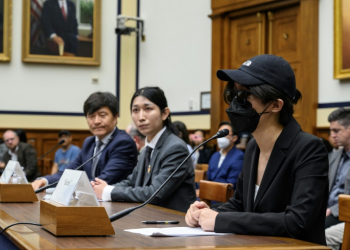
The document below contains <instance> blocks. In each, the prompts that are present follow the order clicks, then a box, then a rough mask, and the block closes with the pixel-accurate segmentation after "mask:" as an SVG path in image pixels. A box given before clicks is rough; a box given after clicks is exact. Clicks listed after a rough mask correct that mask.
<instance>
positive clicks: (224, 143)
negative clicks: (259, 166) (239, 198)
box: [207, 121, 244, 189]
mask: <svg viewBox="0 0 350 250" xmlns="http://www.w3.org/2000/svg"><path fill="white" fill-rule="evenodd" d="M222 129H228V131H229V134H228V135H227V136H226V137H222V138H218V139H217V143H218V147H219V149H220V151H218V152H215V153H214V154H213V155H212V156H211V158H210V161H209V167H208V172H207V176H208V181H216V182H222V183H232V184H233V187H234V188H233V189H235V187H236V181H237V179H238V176H239V174H240V173H241V171H242V167H243V158H244V153H243V152H242V151H241V150H240V149H237V148H236V147H235V142H236V140H237V134H236V133H235V132H234V131H233V127H232V124H231V123H230V122H227V121H222V122H220V124H219V130H218V131H220V130H222Z"/></svg>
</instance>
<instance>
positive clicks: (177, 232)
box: [124, 227, 229, 237]
mask: <svg viewBox="0 0 350 250" xmlns="http://www.w3.org/2000/svg"><path fill="white" fill-rule="evenodd" d="M124 231H127V232H130V233H137V234H142V235H146V236H151V237H165V236H174V237H188V236H208V235H228V234H229V233H227V234H226V233H215V232H206V231H203V229H202V228H200V227H194V228H193V227H164V228H138V229H127V230H124Z"/></svg>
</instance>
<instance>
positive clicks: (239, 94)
mask: <svg viewBox="0 0 350 250" xmlns="http://www.w3.org/2000/svg"><path fill="white" fill-rule="evenodd" d="M251 94H252V92H250V91H247V90H235V89H233V90H230V91H228V93H227V101H229V102H232V101H233V99H234V98H236V99H237V102H238V104H240V105H245V104H246V103H247V98H248V96H249V95H251Z"/></svg>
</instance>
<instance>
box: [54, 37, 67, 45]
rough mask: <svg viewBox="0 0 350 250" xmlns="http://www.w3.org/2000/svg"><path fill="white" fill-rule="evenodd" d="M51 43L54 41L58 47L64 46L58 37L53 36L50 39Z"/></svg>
mask: <svg viewBox="0 0 350 250" xmlns="http://www.w3.org/2000/svg"><path fill="white" fill-rule="evenodd" d="M52 41H54V42H55V43H57V44H58V45H63V44H64V41H63V39H62V38H61V37H59V36H54V37H53V38H52Z"/></svg>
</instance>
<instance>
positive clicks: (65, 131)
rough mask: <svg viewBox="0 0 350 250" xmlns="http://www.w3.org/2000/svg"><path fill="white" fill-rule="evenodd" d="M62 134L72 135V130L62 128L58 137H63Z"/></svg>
mask: <svg viewBox="0 0 350 250" xmlns="http://www.w3.org/2000/svg"><path fill="white" fill-rule="evenodd" d="M62 135H67V136H70V135H71V134H70V132H69V131H68V130H61V131H60V132H59V133H58V137H61V136H62Z"/></svg>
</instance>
